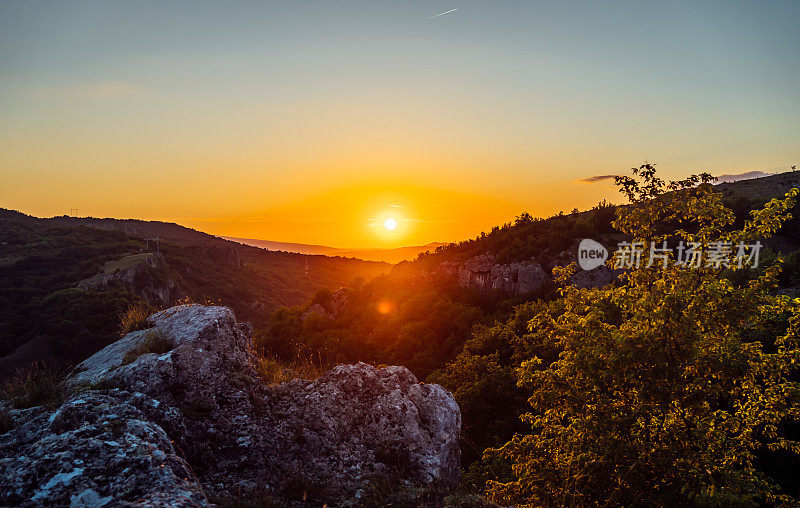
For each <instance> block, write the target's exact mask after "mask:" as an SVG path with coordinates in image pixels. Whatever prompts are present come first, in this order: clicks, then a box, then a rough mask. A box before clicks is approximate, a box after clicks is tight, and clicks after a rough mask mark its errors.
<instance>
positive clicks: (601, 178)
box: [578, 175, 619, 183]
mask: <svg viewBox="0 0 800 508" xmlns="http://www.w3.org/2000/svg"><path fill="white" fill-rule="evenodd" d="M618 176H619V175H595V176H590V177H588V178H581V179H579V180H578V181H579V182H583V183H597V182H602V181H604V180H613V179H614V178H616V177H618Z"/></svg>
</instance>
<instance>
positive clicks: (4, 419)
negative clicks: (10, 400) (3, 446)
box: [0, 408, 14, 434]
mask: <svg viewBox="0 0 800 508" xmlns="http://www.w3.org/2000/svg"><path fill="white" fill-rule="evenodd" d="M13 428H14V421H13V420H12V419H11V415H9V414H8V411H6V410H5V409H3V408H0V434H5V433H6V432H8V431H9V430H11V429H13Z"/></svg>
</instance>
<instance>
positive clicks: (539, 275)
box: [439, 254, 550, 295]
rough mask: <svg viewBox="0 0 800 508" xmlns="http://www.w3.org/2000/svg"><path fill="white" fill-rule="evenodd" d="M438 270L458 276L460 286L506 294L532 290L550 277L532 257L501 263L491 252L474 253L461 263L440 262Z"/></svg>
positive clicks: (539, 286)
mask: <svg viewBox="0 0 800 508" xmlns="http://www.w3.org/2000/svg"><path fill="white" fill-rule="evenodd" d="M439 272H440V273H445V274H449V275H451V276H455V277H457V278H458V283H459V284H460V285H461V286H470V287H474V288H477V289H478V290H479V291H481V292H484V293H488V292H491V291H500V292H502V293H504V294H507V295H524V294H526V293H531V292H533V291H536V290H538V289H539V288H541V287H542V286H543V285H544V284H546V283H547V282H549V281H550V275H549V274H548V273H547V272H545V271H544V270H543V269H542V267H541V266H539V265H538V264H537V263H536V262H535V261H533V260H531V261H522V262H515V263H509V264H504V265H501V264H498V263H497V262H496V261H495V257H494V256H492V255H491V254H483V255H480V256H475V257H473V258H471V259H469V260H468V261H466V262H464V263H453V262H445V263H442V264H441V265H440V266H439Z"/></svg>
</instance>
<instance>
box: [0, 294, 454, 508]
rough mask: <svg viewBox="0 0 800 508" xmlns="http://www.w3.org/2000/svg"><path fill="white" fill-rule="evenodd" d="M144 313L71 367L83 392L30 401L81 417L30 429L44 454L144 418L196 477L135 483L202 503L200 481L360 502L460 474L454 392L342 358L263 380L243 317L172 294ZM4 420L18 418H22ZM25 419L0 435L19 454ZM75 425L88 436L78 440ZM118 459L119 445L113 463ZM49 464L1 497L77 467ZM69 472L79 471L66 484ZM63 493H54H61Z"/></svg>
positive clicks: (206, 488)
mask: <svg viewBox="0 0 800 508" xmlns="http://www.w3.org/2000/svg"><path fill="white" fill-rule="evenodd" d="M149 323H150V324H151V325H152V326H151V327H150V328H149V329H147V330H139V331H135V332H132V333H129V334H128V335H126V336H125V337H124V338H122V339H121V340H119V341H118V342H116V343H114V344H111V345H110V346H108V347H106V348H105V349H103V350H102V351H99V352H98V353H96V354H95V355H93V356H92V357H91V358H89V359H87V360H85V361H84V362H82V363H81V364H79V365H78V367H76V369H75V371H74V373H73V374H72V376H71V378H70V379H69V381H68V382H69V384H70V385H71V386H72V387H73V388H74V389H76V390H82V392H81V395H80V399H78V400H79V401H78V400H76V399H71V400H70V401H68V402H67V403H66V404H65V405H64V406H62V407H61V408H59V409H58V410H56V411H55V412H53V413H51V414H47V412H46V411H44V410H39V411H40V413H41V414H40V415H39V416H37V418H39V419H40V420H39V421H51V420H52V421H59V418H61V417H59V416H54V415H58V414H60V412H64V411H66V412H69V414H83V413H85V414H86V415H88V416H87V417H86V421H85V422H84V423H81V424H80V425H78V424H76V426H75V431H74V432H75V433H74V435H73V436H72V437H71V438H69V440H68V441H63V440H61V438H58V439H54V436H52V433H53V432H56V429H55V428H54V427H52V426H44V427H42V430H41V431H39V433H38V434H37V436H38V437H36V440H37V443H38V444H37V445H36V446H37V449H38V450H39V451H40V453H41V454H44V455H45V456H50V455H57V456H59V457H60V456H61V454H63V450H64V449H65V448H66V447H67V446H68V447H70V448H72V449H74V450H80V449H81V448H85V447H87V446H95V445H96V444H97V443H102V442H104V441H110V442H114V443H117V445H119V446H122V447H123V448H124V447H128V446H129V445H128V444H127V441H125V442H123V441H124V439H123V440H122V441H121V439H122V438H121V437H120V435H119V432H123V435H127V434H124V433H125V432H126V431H125V430H116V431H114V432H116V434H113V433H112V434H108V435H107V434H104V432H111V431H110V430H109V431H107V430H105V427H104V425H105V423H103V422H107V421H111V420H113V419H114V418H117V420H118V421H119V422H120V423H119V424H118V425H121V426H122V427H121V428H123V429H127V428H129V427H131V428H133V427H136V428H139V429H146V433H147V436H148V437H147V439H148V441H147V442H148V443H151V444H152V447H153V450H160V452H159V453H158V457H162V453H161V452H163V456H164V457H165V458H164V459H163V460H167V459H168V458H169V457H173V456H175V450H180V456H181V457H183V458H185V461H186V467H187V468H188V467H189V466H191V469H190V471H191V470H193V471H194V473H195V474H196V475H197V478H198V480H197V481H196V482H194V483H192V482H193V481H194V480H193V479H192V476H191V475H188V474H186V475H183V476H181V474H175V482H177V483H175V482H172V483H170V482H171V480H169V478H170V477H169V476H166V477H165V476H163V475H161V473H160V472H159V473H158V475H156V476H155V477H152V478H151V477H149V476H147V477H146V478H145V477H142V478H139V477H137V479H135V480H130V482H133V483H135V484H136V485H150V487H149V488H148V492H150V493H151V495H153V496H155V495H158V496H164V498H165V499H168V500H170V499H173V498H175V496H179V497H180V496H183V497H181V499H184V498H185V499H186V500H187V501H186V504H195V505H202V504H203V503H204V502H205V497H203V493H205V494H208V495H224V494H227V493H230V492H238V493H239V494H240V495H244V496H247V495H251V494H252V493H255V492H262V491H264V489H266V490H267V491H268V492H269V493H271V494H272V495H275V496H277V497H281V498H292V497H295V496H300V497H306V498H314V499H317V500H319V501H322V502H328V503H331V502H332V503H334V504H339V505H347V504H354V503H357V502H358V499H359V498H360V497H361V496H362V495H363V494H364V493H365V492H366V491H367V490H369V489H370V488H371V485H373V484H375V483H376V482H379V483H381V482H382V483H384V484H385V482H386V481H387V480H390V481H392V482H395V483H397V484H398V485H400V484H402V485H403V486H404V487H419V488H422V487H424V486H429V485H437V486H453V485H455V484H456V483H457V482H458V474H459V448H458V437H459V432H460V425H461V416H460V412H459V408H458V405H457V404H456V403H455V400H454V399H453V397H452V395H451V394H450V393H448V392H447V391H445V390H444V389H442V388H441V387H440V386H438V385H426V384H421V383H419V381H418V380H417V379H416V378H415V377H414V375H413V374H411V373H410V372H409V371H408V370H407V369H405V368H404V367H386V368H382V369H378V368H375V367H372V366H369V365H366V364H363V363H361V364H357V365H340V366H338V367H336V368H334V369H333V370H331V371H330V372H328V373H327V374H325V375H323V376H322V377H320V378H318V379H315V380H313V381H306V380H295V381H292V382H289V383H284V384H281V385H268V384H266V383H264V382H262V381H261V380H260V378H259V374H258V371H257V369H256V368H255V365H256V363H257V359H256V358H255V357H254V356H253V355H252V352H251V341H250V338H249V336H248V335H247V333H246V330H245V327H243V326H241V325H240V324H239V323H237V321H236V319H235V317H234V315H233V312H232V311H231V310H230V309H228V308H226V307H204V306H178V307H174V308H171V309H168V310H166V311H162V312H159V313H158V314H154V315H153V316H151V317H150V318H149ZM144 401H149V402H144ZM129 406H130V407H129ZM143 408H144V409H143ZM148 408H149V409H148ZM152 408H158V410H157V411H155V410H151V409H152ZM135 409H137V410H138V411H139V412H140V413H141V414H140V413H137V412H136V411H135ZM13 418H14V419H15V423H17V422H16V419H17V418H21V416H20V415H19V414H14V415H13ZM73 419H75V420H76V421H78V420H79V418H78V416H75V417H74V418H73ZM21 421H22V420H21ZM92 422H94V423H92ZM89 424H92V425H94V426H90V427H86V426H87V425H89ZM23 427H24V425H23ZM23 427H20V426H19V425H17V427H16V428H15V429H14V430H12V431H11V432H10V433H9V434H8V435H7V437H5V436H4V438H3V441H2V443H5V445H0V446H7V447H8V449H14V450H17V449H18V450H23V453H22V455H25V456H27V455H26V454H27V452H25V448H24V446H27V445H26V444H25V443H28V442H29V440H28V438H27V437H25V433H24V432H23V431H22V430H20V429H21V428H23ZM87 429H88V430H87ZM26 432H27V431H26ZM58 432H61V431H60V430H59V431H58ZM143 432H144V431H143ZM82 436H86V437H87V439H89V442H87V443H84V442H82V441H81V439H82ZM165 436H166V437H168V439H166V441H165V440H164V439H162V437H165ZM106 437H108V439H106ZM65 439H66V438H65ZM167 445H169V446H167ZM98 446H99V445H98ZM109 446H110V445H109ZM115 446H116V445H115ZM148 446H149V445H148ZM125 449H126V450H127V449H128V448H125ZM109 450H112V451H114V450H116V448H113V447H112V448H110V449H109ZM109 453H111V452H109ZM114 453H115V454H116V455H115V456H117V455H120V453H119V451H115V452H114ZM20 460H21V459H20ZM69 460H72V459H71V458H70V459H69ZM105 460H107V457H106V456H105V455H99V458H98V459H97V460H96V461H95V465H94V466H92V467H95V468H97V469H99V468H100V465H101V464H103V463H104V462H103V461H105ZM125 460H126V459H125V456H124V454H123V455H122V458H121V459H120V461H121V462H120V464H124V462H125ZM159 460H161V459H159ZM169 460H172V459H169ZM26 464H28V463H24V462H15V463H13V464H12V465H10V466H7V467H6V469H5V471H8V472H9V474H13V471H16V470H18V469H20V468H24V467H27V466H26ZM49 464H50V463H49ZM52 464H53V465H52V468H51V469H48V470H47V471H46V473H43V474H41V475H40V474H38V473H37V475H36V476H35V481H34V480H32V479H28V480H24V481H25V482H27V483H25V485H27V487H25V488H21V487H20V486H18V485H11V486H10V487H8V488H6V487H5V486H3V487H0V495H2V496H16V497H9V499H15V500H19V501H22V500H28V501H30V500H31V498H32V496H33V495H35V492H38V490H36V489H37V488H39V489H40V490H41V488H42V486H41V485H39V484H38V483H36V482H39V483H42V482H45V483H44V485H46V484H47V483H46V482H47V481H49V480H47V479H45V478H44V477H45V476H47V475H50V473H52V474H53V475H55V474H62V473H64V474H72V473H70V472H71V471H72V470H73V469H74V468H72V464H73V463H72V462H70V463H68V462H67V459H64V460H63V461H61V462H52ZM136 464H139V465H138V466H136V467H139V469H133V470H132V471H134V472H136V471H140V470H141V474H143V475H146V474H150V473H147V468H146V467H144V466H141V463H140V462H137V463H136ZM153 464H155V465H154V467H157V468H159V469H163V468H161V463H155V462H154V463H153ZM170 464H171V465H170V468H171V469H170V470H171V471H181V470H180V468H179V466H180V464H181V463H180V461H178V462H175V461H174V460H173V461H172V462H171V463H170ZM131 467H133V465H132V466H131ZM165 467H166V466H165ZM84 471H85V473H83V472H82V473H81V474H84V475H88V478H92V477H94V475H95V472H94V471H95V469H87V468H85V467H84ZM111 471H115V469H113V468H112V469H111ZM129 473H131V471H128V472H127V473H126V474H129ZM137 474H138V473H137ZM154 474H155V473H154ZM159 475H161V476H159ZM51 476H52V475H51ZM74 476H75V478H78V476H79V475H77V474H75V475H74ZM59 478H62V477H59ZM21 481H22V480H21ZM58 481H59V482H60V481H61V480H58ZM73 481H78V480H77V479H75V480H70V482H69V485H72V482H73ZM130 482H128V483H130ZM148 482H150V483H148ZM84 483H85V489H84V490H86V491H87V494H85V495H86V496H94V494H92V493H90V492H89V490H91V491H92V492H94V493H96V494H97V495H98V496H100V498H102V499H106V498H110V499H111V500H113V504H119V503H120V502H123V501H130V500H131V496H135V495H138V494H136V493H138V492H139V491H138V490H136V489H133V490H130V489H128V490H124V491H118V488H117V483H115V482H114V481H112V480H111V477H108V476H102V475H99V476H97V480H95V481H93V483H92V482H90V481H89V480H86V482H84ZM84 483H80V486H81V487H82V488H83V486H84ZM195 484H196V485H199V486H197V487H195V486H194V485H195ZM75 485H78V484H75ZM299 486H302V488H301V487H299ZM137 488H138V487H137ZM70 489H71V487H70ZM87 489H88V490H87ZM51 490H52V492H54V493H55V492H60V491H57V490H53V489H51ZM48 492H49V491H48ZM73 492H75V491H73ZM130 492H134V494H130ZM195 493H198V495H195ZM42 495H44V494H42ZM54 495H56V494H54ZM58 496H61V497H53V498H52V500H53V501H52V502H54V503H56V504H58V503H59V502H60V500H62V499H65V498H63V496H62V495H61V494H58ZM87 499H88V498H87ZM92 499H94V498H92ZM109 502H110V501H109ZM165 504H169V503H167V502H165Z"/></svg>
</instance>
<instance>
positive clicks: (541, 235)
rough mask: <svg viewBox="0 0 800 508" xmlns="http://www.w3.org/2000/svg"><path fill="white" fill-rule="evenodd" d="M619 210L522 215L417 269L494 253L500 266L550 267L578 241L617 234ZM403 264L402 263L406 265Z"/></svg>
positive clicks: (428, 257) (422, 260)
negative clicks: (525, 262) (526, 263)
mask: <svg viewBox="0 0 800 508" xmlns="http://www.w3.org/2000/svg"><path fill="white" fill-rule="evenodd" d="M615 209H616V207H615V206H614V205H610V204H608V203H607V202H605V201H602V202H600V203H598V205H597V206H595V207H594V208H592V209H591V210H588V211H586V212H578V213H572V214H570V215H564V214H563V213H560V214H557V215H554V216H552V217H550V218H547V219H543V218H537V217H533V216H532V215H530V214H528V213H522V214H520V215H519V216H518V217H517V218H516V219H515V220H514V221H513V222H508V223H506V224H503V225H502V226H499V227H495V228H493V229H492V230H491V232H489V233H488V234H487V233H481V234H480V236H478V237H476V238H474V239H472V240H467V241H464V242H458V243H453V244H448V245H443V246H440V247H438V248H437V249H436V250H435V251H434V252H432V253H422V254H420V255H419V256H418V257H417V260H416V261H415V263H416V265H417V266H422V267H425V268H434V267H435V265H436V264H438V263H440V262H442V261H452V260H460V261H465V260H467V259H469V258H471V257H474V256H477V255H480V254H484V253H486V252H490V253H492V254H493V255H495V257H496V258H497V260H498V262H499V263H501V264H502V263H509V262H512V261H520V260H527V259H530V258H536V259H537V261H538V262H539V263H540V264H542V265H544V266H547V265H548V264H550V262H555V261H559V260H560V255H561V253H562V252H564V251H566V250H568V249H569V248H570V247H571V246H572V244H573V243H574V242H575V240H577V239H580V238H587V237H592V238H595V239H597V240H602V239H604V238H605V235H608V234H613V233H615V231H614V229H613V227H612V226H611V221H612V220H613V219H614V211H615ZM402 264H403V263H401V265H402Z"/></svg>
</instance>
